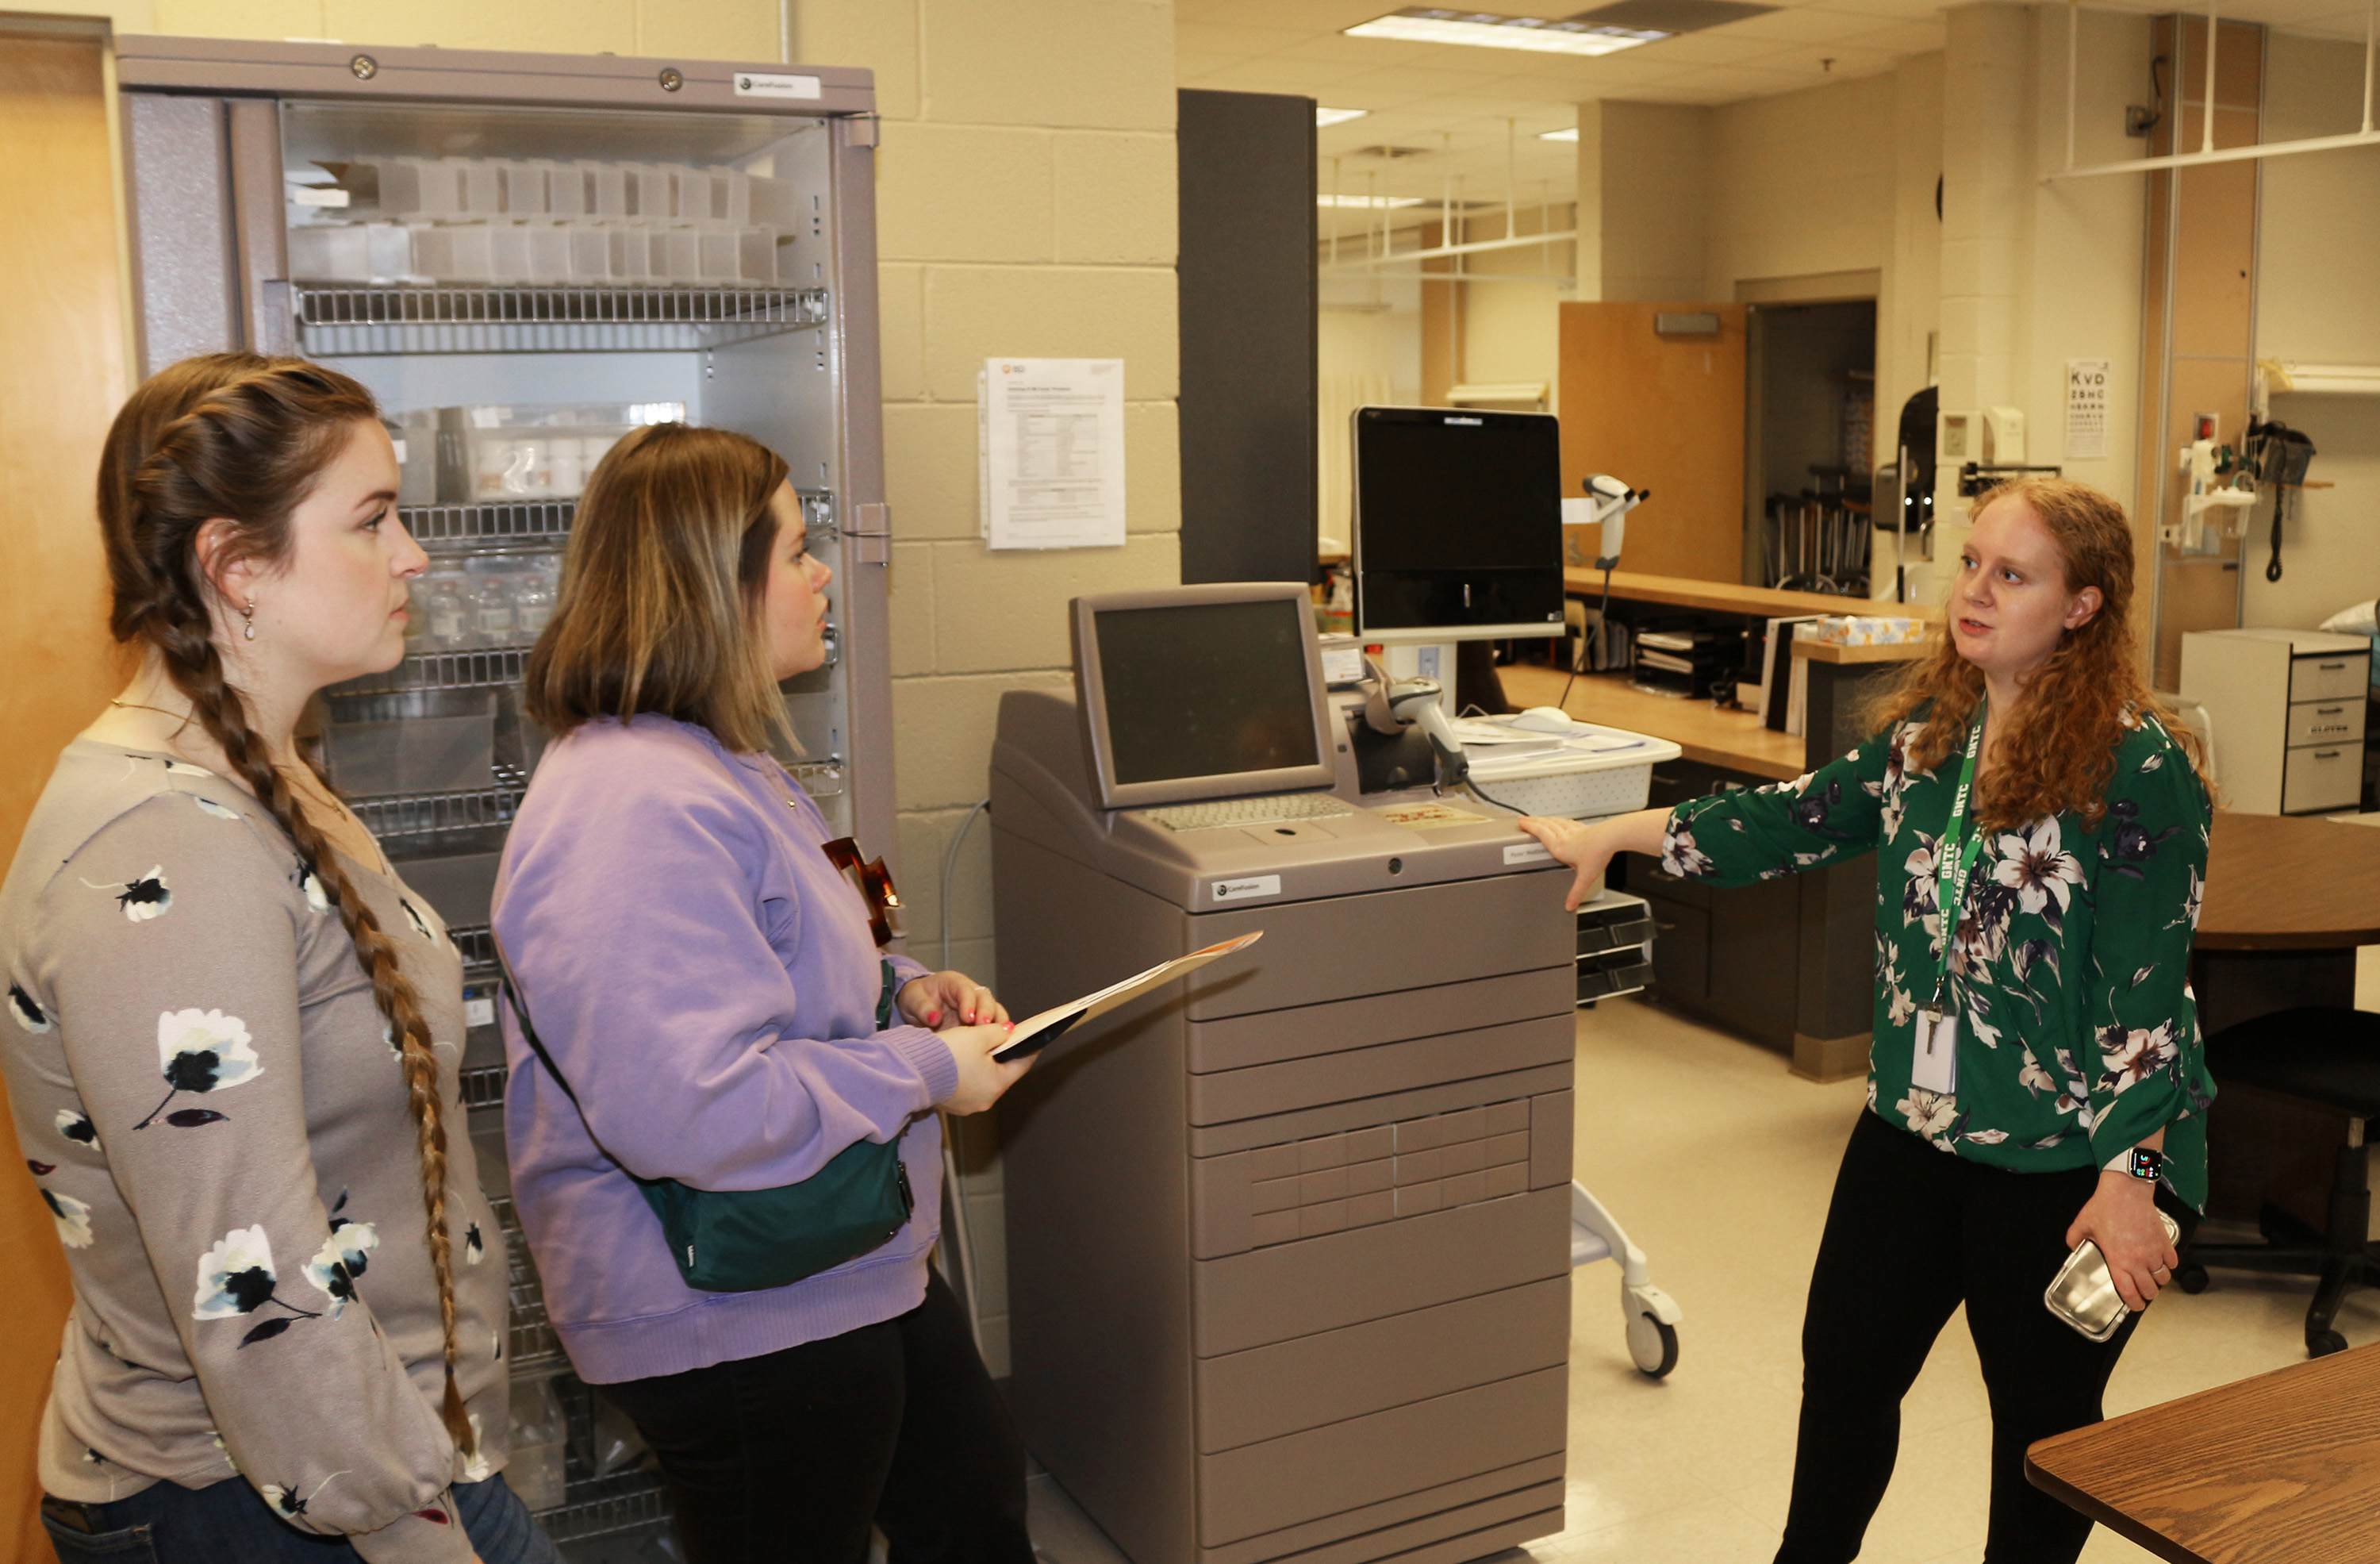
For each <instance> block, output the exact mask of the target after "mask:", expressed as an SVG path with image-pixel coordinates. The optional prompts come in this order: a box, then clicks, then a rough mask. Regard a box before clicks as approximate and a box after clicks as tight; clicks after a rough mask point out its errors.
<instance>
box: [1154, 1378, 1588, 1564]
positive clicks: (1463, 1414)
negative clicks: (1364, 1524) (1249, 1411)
mask: <svg viewBox="0 0 2380 1564" xmlns="http://www.w3.org/2000/svg"><path fill="white" fill-rule="evenodd" d="M1569 1415H1570V1369H1569V1367H1568V1365H1567V1364H1558V1365H1556V1366H1554V1367H1552V1368H1544V1369H1539V1370H1537V1371H1536V1372H1535V1373H1534V1374H1524V1375H1517V1376H1515V1377H1513V1378H1512V1379H1504V1380H1499V1381H1497V1382H1496V1383H1494V1384H1492V1385H1482V1386H1477V1387H1474V1388H1471V1389H1467V1390H1458V1391H1456V1392H1455V1393H1454V1394H1452V1395H1451V1396H1439V1397H1437V1398H1435V1399H1431V1400H1427V1401H1415V1402H1413V1403H1411V1404H1409V1405H1406V1406H1402V1407H1393V1408H1390V1410H1389V1411H1378V1412H1373V1413H1372V1414H1370V1415H1369V1416H1367V1417H1357V1418H1351V1419H1349V1420H1348V1421H1346V1422H1344V1423H1330V1424H1329V1425H1327V1426H1324V1427H1321V1428H1311V1429H1307V1430H1306V1431H1305V1432H1304V1433H1302V1434H1292V1435H1289V1436H1286V1437H1283V1438H1279V1439H1268V1440H1266V1441H1265V1442H1264V1443H1262V1444H1257V1445H1245V1446H1243V1447H1241V1448H1238V1449H1235V1450H1227V1451H1225V1452H1223V1453H1222V1454H1220V1455H1210V1456H1204V1457H1201V1458H1200V1459H1199V1461H1198V1540H1199V1542H1200V1543H1202V1544H1204V1545H1205V1546H1208V1547H1215V1546H1220V1545H1222V1544H1225V1543H1230V1542H1234V1541H1237V1540H1238V1539H1239V1538H1241V1537H1245V1536H1251V1535H1254V1534H1256V1533H1259V1532H1272V1531H1279V1530H1281V1529H1282V1528H1284V1527H1288V1526H1293V1525H1296V1524H1297V1523H1298V1522H1300V1521H1311V1520H1314V1519H1316V1518H1318V1517H1319V1516H1325V1515H1334V1514H1337V1513H1339V1512H1341V1511H1342V1510H1348V1509H1355V1508H1356V1507H1358V1506H1360V1505H1367V1504H1378V1503H1379V1502H1381V1501H1382V1500H1384V1499H1390V1498H1394V1497H1396V1496H1398V1495H1399V1494H1404V1493H1410V1492H1412V1491H1413V1490H1414V1489H1415V1488H1427V1487H1434V1486H1436V1485H1440V1484H1444V1483H1452V1482H1456V1481H1459V1480H1460V1479H1462V1478H1464V1477H1469V1476H1473V1475H1475V1474H1476V1473H1478V1472H1488V1471H1493V1470H1495V1469H1497V1468H1499V1467H1507V1466H1512V1465H1516V1464H1518V1463H1519V1462H1522V1461H1525V1460H1531V1459H1533V1458H1535V1457H1537V1456H1543V1455H1547V1454H1549V1453H1551V1452H1553V1451H1556V1450H1559V1449H1560V1448H1562V1439H1563V1436H1564V1434H1565V1433H1566V1432H1567V1427H1568V1422H1569Z"/></svg>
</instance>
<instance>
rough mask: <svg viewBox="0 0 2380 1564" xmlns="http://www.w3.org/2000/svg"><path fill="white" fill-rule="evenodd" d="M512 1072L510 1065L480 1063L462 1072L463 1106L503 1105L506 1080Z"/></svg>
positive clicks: (460, 1077) (485, 1106)
mask: <svg viewBox="0 0 2380 1564" xmlns="http://www.w3.org/2000/svg"><path fill="white" fill-rule="evenodd" d="M511 1074H512V1067H511V1066H509V1065H478V1066H475V1067H473V1068H472V1069H467V1070H463V1071H461V1072H460V1075H459V1080H460V1081H461V1084H462V1090H463V1106H465V1107H467V1108H489V1107H502V1106H504V1081H505V1080H506V1079H507V1078H508V1077H509V1076H510V1075H511Z"/></svg>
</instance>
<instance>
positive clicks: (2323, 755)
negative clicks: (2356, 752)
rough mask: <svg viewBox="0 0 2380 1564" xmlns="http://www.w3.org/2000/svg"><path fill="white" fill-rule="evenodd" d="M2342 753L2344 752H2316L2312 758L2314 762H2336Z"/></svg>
mask: <svg viewBox="0 0 2380 1564" xmlns="http://www.w3.org/2000/svg"><path fill="white" fill-rule="evenodd" d="M2343 752H2344V751H2338V750H2316V751H2314V752H2313V758H2314V759H2316V760H2337V759H2338V757H2339V755H2340V754H2341V753H2343Z"/></svg>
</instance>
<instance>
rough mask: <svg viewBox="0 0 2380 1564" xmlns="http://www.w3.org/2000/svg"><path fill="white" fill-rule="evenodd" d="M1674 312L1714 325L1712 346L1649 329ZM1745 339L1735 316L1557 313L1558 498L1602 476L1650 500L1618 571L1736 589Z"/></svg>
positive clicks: (1569, 307)
mask: <svg viewBox="0 0 2380 1564" xmlns="http://www.w3.org/2000/svg"><path fill="white" fill-rule="evenodd" d="M1670 312H1697V313H1706V314H1713V315H1717V316H1718V336H1660V335H1659V334H1658V333H1657V332H1656V331H1655V330H1654V329H1653V324H1654V317H1655V316H1656V315H1658V314H1664V313H1670ZM1743 328H1744V308H1743V305H1741V304H1629V303H1595V304H1565V305H1563V306H1562V307H1561V402H1560V407H1561V472H1562V493H1563V495H1566V496H1569V497H1572V498H1576V497H1579V496H1580V495H1581V494H1582V493H1583V491H1582V490H1581V489H1580V488H1579V484H1580V483H1581V482H1582V481H1583V480H1584V479H1585V477H1586V475H1587V474H1588V473H1590V472H1608V473H1609V474H1610V475H1611V476H1613V477H1614V478H1617V479H1619V480H1620V481H1621V482H1622V483H1626V484H1628V485H1629V486H1630V487H1631V488H1636V489H1650V490H1651V491H1652V495H1653V497H1652V498H1650V499H1648V500H1646V501H1645V503H1644V504H1643V505H1642V506H1640V507H1638V508H1637V509H1636V511H1635V512H1634V513H1633V515H1631V516H1630V517H1629V518H1628V538H1627V545H1626V552H1625V556H1624V557H1623V559H1622V560H1621V565H1622V567H1623V568H1626V569H1630V570H1643V571H1645V572H1648V573H1650V574H1653V575H1658V576H1685V577H1688V578H1691V579H1693V580H1704V581H1736V582H1740V581H1741V580H1743V367H1744V364H1743ZM1593 543H1594V539H1592V538H1591V537H1590V538H1589V539H1588V540H1587V544H1588V545H1589V546H1590V547H1591V546H1592V544H1593Z"/></svg>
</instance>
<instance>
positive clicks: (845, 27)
mask: <svg viewBox="0 0 2380 1564" xmlns="http://www.w3.org/2000/svg"><path fill="white" fill-rule="evenodd" d="M33 8H35V9H39V8H41V7H40V6H35V7H33ZM62 8H63V7H62ZM72 8H73V9H76V10H78V11H84V10H109V11H112V12H113V13H114V15H115V20H116V26H117V28H118V30H119V31H127V32H134V31H138V32H152V31H153V32H165V33H177V34H182V35H186V36H187V35H197V36H214V37H246V38H290V37H303V38H334V39H338V40H340V41H342V42H345V43H385V44H419V43H436V44H439V45H441V46H443V47H445V48H477V49H525V50H544V51H563V52H571V53H585V54H595V53H599V52H603V51H609V52H612V53H614V54H622V55H630V54H642V55H655V54H661V55H668V54H683V55H688V56H699V57H703V58H727V59H743V60H770V59H775V58H776V57H778V49H779V45H780V39H781V37H782V36H784V35H785V34H788V33H789V34H790V40H791V43H792V50H793V54H794V56H795V58H796V59H799V60H802V61H805V62H807V63H810V64H816V65H838V66H864V67H868V68H869V69H871V70H873V71H874V72H875V73H876V91H877V102H878V105H879V108H880V111H881V113H882V115H883V116H884V128H883V141H882V146H881V150H880V153H879V154H878V157H877V190H876V199H877V220H878V231H877V245H878V253H879V256H880V284H881V287H882V296H883V306H882V329H883V358H884V399H885V408H884V436H885V463H886V467H887V470H888V472H889V489H890V498H891V501H892V530H893V536H894V538H895V540H896V541H895V543H894V544H893V550H892V635H893V646H892V672H893V678H894V681H895V682H894V686H893V711H894V721H895V727H894V734H893V742H894V746H895V752H896V758H897V770H898V787H899V791H900V800H899V807H900V820H901V827H900V841H899V843H898V844H897V849H898V861H899V866H900V881H901V888H902V892H903V897H904V899H905V901H907V902H908V903H909V906H910V909H911V911H910V919H909V929H910V941H909V947H910V949H911V950H912V951H913V952H914V953H915V954H916V955H917V957H918V959H921V960H924V961H926V962H928V963H929V965H930V964H936V963H938V961H939V956H940V951H941V940H942V931H943V923H944V919H945V917H946V916H947V918H948V920H949V926H950V933H951V942H952V944H951V960H952V964H953V965H954V966H957V967H959V968H960V969H962V970H964V971H969V972H972V973H974V974H976V975H977V976H978V977H981V978H984V979H985V980H987V981H990V982H993V983H995V984H996V983H997V981H998V980H997V974H996V973H995V972H994V971H992V961H991V943H992V942H991V857H990V835H989V832H988V831H987V829H986V827H985V825H983V823H982V822H981V821H978V822H977V824H976V826H975V829H974V831H973V832H972V833H971V834H970V835H969V837H968V839H967V842H966V845H965V852H964V853H963V855H962V856H961V858H960V860H959V861H958V862H957V864H956V866H955V881H954V888H953V896H952V898H951V904H950V906H949V907H948V908H945V907H944V906H943V904H942V898H941V888H940V885H939V883H938V882H939V879H940V874H941V865H942V857H943V853H944V851H945V849H947V848H948V847H949V845H950V842H951V839H952V837H953V833H954V831H955V828H956V826H957V825H958V824H959V822H960V821H961V820H962V819H963V818H964V817H965V813H966V811H967V809H968V808H969V806H971V805H973V804H974V803H975V802H976V801H977V800H980V799H981V798H983V796H984V794H985V791H986V788H987V780H986V767H987V764H988V763H989V760H990V753H991V733H992V725H993V722H994V719H995V716H996V714H997V710H998V707H999V703H1000V696H1001V693H1002V691H1003V690H1019V689H1030V688H1040V687H1050V686H1063V685H1065V684H1067V683H1068V682H1069V680H1070V678H1071V676H1070V675H1069V673H1068V671H1067V670H1068V665H1069V658H1068V653H1067V645H1066V627H1065V617H1064V616H1065V606H1066V600H1067V599H1068V598H1070V597H1073V596H1075V595H1076V594H1078V593H1086V592H1102V591H1112V590H1117V589H1122V588H1129V587H1144V586H1157V585H1168V586H1170V585H1172V584H1173V583H1175V582H1178V581H1179V580H1181V579H1182V571H1181V549H1180V543H1179V540H1180V531H1181V524H1182V484H1181V454H1180V445H1179V441H1178V439H1177V437H1176V432H1175V425H1174V414H1173V402H1174V395H1175V390H1176V383H1177V380H1178V378H1179V376H1178V368H1177V366H1178V361H1179V352H1178V348H1179V330H1178V327H1177V324H1176V319H1175V305H1174V286H1173V260H1174V175H1173V159H1174V153H1173V115H1174V110H1173V102H1174V99H1173V92H1174V87H1173V6H1172V0H795V3H794V5H793V6H792V8H791V11H790V13H787V12H784V11H782V10H781V9H780V7H779V6H778V5H777V4H776V3H775V0H507V3H505V4H503V5H494V6H489V5H479V6H474V5H468V4H460V3H457V0H118V3H116V4H114V5H106V4H101V5H96V6H75V7H72ZM788 24H789V25H788ZM994 356H998V357H1002V358H1121V359H1123V360H1124V394H1125V396H1126V397H1127V398H1129V401H1128V405H1127V407H1126V409H1125V421H1124V426H1125V437H1126V438H1125V463H1126V473H1127V477H1128V481H1129V485H1130V487H1129V513H1128V519H1127V526H1128V529H1129V532H1130V538H1129V541H1128V542H1127V543H1126V544H1125V545H1124V546H1123V548H1120V549H1073V550H1060V551H1055V552H1050V553H1030V554H1016V553H1001V554H993V553H991V552H990V550H988V549H986V548H985V547H984V545H983V544H982V543H981V542H980V541H979V539H978V537H977V495H976V427H975V418H976V415H975V382H976V371H977V367H978V366H980V365H981V363H982V361H983V360H985V359H986V358H990V357H994ZM868 845H869V847H870V849H872V850H877V851H881V850H883V849H886V848H890V847H893V846H895V844H892V843H870V844H868ZM1111 975H1112V974H1103V973H1098V972H1086V973H1085V974H1084V983H1085V986H1087V987H1088V986H1092V985H1093V984H1096V983H1098V982H1100V981H1104V980H1105V978H1106V977H1108V976H1111ZM989 1130H990V1125H989V1124H988V1123H984V1122H970V1123H969V1124H968V1125H967V1126H966V1127H965V1130H963V1131H962V1141H963V1144H962V1164H963V1166H964V1167H965V1168H966V1170H967V1171H966V1185H967V1189H968V1196H967V1204H968V1206H969V1214H970V1216H971V1217H972V1223H971V1226H972V1228H973V1230H974V1232H975V1234H976V1237H977V1250H978V1252H979V1253H978V1263H979V1266H980V1269H981V1273H982V1274H981V1278H980V1280H981V1286H980V1287H979V1289H978V1291H979V1294H980V1298H981V1301H982V1304H983V1308H984V1311H985V1314H986V1316H987V1317H986V1322H985V1323H986V1330H985V1337H984V1350H985V1356H986V1358H987V1359H988V1360H989V1361H990V1364H991V1368H992V1372H993V1373H994V1374H1005V1373H1006V1372H1007V1356H1008V1350H1007V1330H1006V1321H1005V1308H1006V1303H1005V1300H1006V1287H1005V1284H1004V1279H1003V1271H1002V1265H1001V1259H1002V1255H1001V1251H1002V1241H1001V1235H1002V1210H1001V1195H1000V1171H999V1161H998V1155H997V1148H996V1146H995V1145H994V1144H993V1143H992V1141H991V1137H990V1134H989V1133H988V1131H989Z"/></svg>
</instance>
